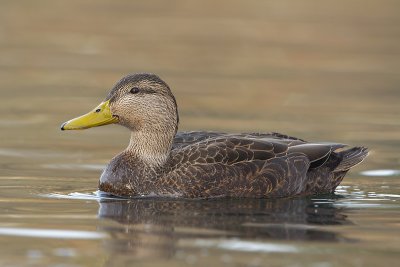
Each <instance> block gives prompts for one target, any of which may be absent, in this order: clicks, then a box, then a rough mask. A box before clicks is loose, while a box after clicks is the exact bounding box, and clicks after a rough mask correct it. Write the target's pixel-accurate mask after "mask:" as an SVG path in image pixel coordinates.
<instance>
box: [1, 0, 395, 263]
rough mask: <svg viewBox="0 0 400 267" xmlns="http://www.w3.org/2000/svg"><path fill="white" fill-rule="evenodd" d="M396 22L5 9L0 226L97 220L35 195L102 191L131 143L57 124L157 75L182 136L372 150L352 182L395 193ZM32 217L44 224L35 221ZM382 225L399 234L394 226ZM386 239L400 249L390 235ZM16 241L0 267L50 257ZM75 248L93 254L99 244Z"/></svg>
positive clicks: (356, 1) (364, 16) (304, 5)
mask: <svg viewBox="0 0 400 267" xmlns="http://www.w3.org/2000/svg"><path fill="white" fill-rule="evenodd" d="M399 25H400V1H397V0H379V1H378V0H336V1H320V0H297V1H290V0H280V1H261V0H246V1H244V0H243V1H237V0H229V1H227V0H221V1H208V0H203V1H192V0H170V1H162V0H148V1H130V0H129V1H128V0H120V1H111V0H96V1H94V0H93V1H92V0H87V1H78V0H69V1H60V0H35V1H29V0H20V1H13V0H1V1H0V97H1V100H2V101H1V105H0V179H1V182H0V183H1V184H0V200H1V201H0V202H1V204H0V208H1V209H0V211H1V213H2V214H3V215H2V216H3V217H1V218H0V220H2V221H0V224H1V226H4V225H8V226H10V225H11V226H15V227H17V226H18V227H22V226H24V227H33V226H34V227H41V228H54V225H53V224H51V223H50V222H49V220H50V219H49V217H48V214H51V213H55V214H58V215H59V216H60V217H57V218H58V219H54V218H53V217H51V218H53V219H54V220H60V221H59V228H68V229H69V228H70V227H71V228H76V229H89V228H90V227H89V226H88V225H96V224H97V223H98V221H97V219H96V218H95V217H90V218H89V219H88V218H87V217H85V216H86V215H87V214H92V215H93V216H95V215H96V213H97V208H98V206H97V203H96V202H93V201H92V202H90V203H89V204H87V205H86V206H85V205H84V204H82V203H85V202H82V203H81V202H74V203H71V202H70V200H65V201H64V202H60V201H59V200H58V199H56V200H54V199H46V198H43V197H40V195H41V194H51V193H56V192H58V193H59V192H61V193H63V194H66V195H67V194H69V193H71V192H93V191H95V190H96V189H97V180H98V177H99V175H100V172H101V169H102V168H103V166H104V164H106V163H107V162H108V161H109V160H110V158H111V157H112V156H114V155H115V154H116V153H118V152H119V151H120V150H122V149H123V148H124V147H125V146H126V145H127V143H128V136H129V133H128V131H127V130H125V129H122V128H121V127H116V126H107V127H102V128H97V129H90V130H87V131H78V132H61V131H60V129H59V128H60V125H61V123H62V122H64V121H66V120H69V119H71V118H74V117H76V116H78V115H81V114H83V113H86V112H88V111H89V110H91V109H92V108H94V107H95V106H96V105H97V104H99V103H100V102H101V101H102V100H103V99H104V97H105V96H106V94H107V92H108V91H109V90H110V89H111V87H112V86H113V85H114V84H115V83H116V82H117V80H118V79H120V78H121V77H122V76H124V75H126V74H128V73H134V72H152V73H156V74H158V75H160V76H161V77H162V78H163V79H164V80H165V81H166V82H167V83H168V84H169V85H170V87H171V88H172V91H173V93H174V94H175V96H176V98H177V101H178V106H179V112H180V117H181V120H180V121H181V124H180V130H217V131H227V132H268V131H276V132H282V133H285V134H288V135H293V136H297V137H300V138H303V139H306V140H313V141H336V142H342V143H348V144H351V145H365V146H368V147H369V148H370V149H371V151H372V153H371V155H370V156H369V158H368V159H367V160H366V162H364V163H363V164H361V165H359V166H357V167H356V168H355V169H354V171H353V172H352V173H350V175H349V177H348V178H347V179H345V182H344V185H345V186H349V187H351V186H355V185H360V184H361V185H365V186H367V185H368V186H371V187H372V189H371V191H376V190H375V189H376V188H378V187H379V188H381V186H384V187H382V188H383V189H382V188H381V190H389V191H390V190H391V191H390V192H389V193H391V194H397V193H396V192H398V190H399V183H398V182H397V180H396V179H397V178H398V176H399V173H400V171H399V164H400V157H399V148H400V120H399V119H400V105H399V96H400V88H399V87H400V27H399ZM380 170H386V172H382V171H380ZM364 171H372V172H369V175H374V177H372V178H371V177H370V176H368V175H365V176H363V175H360V173H361V174H362V173H363V172H364ZM374 171H375V172H374ZM367 173H368V172H367ZM382 175H383V176H382ZM377 176H378V178H377ZM385 188H386V189H385ZM388 188H389V189H388ZM358 190H359V189H358ZM356 191H357V190H356ZM386 193H388V192H386ZM392 200H393V199H390V201H392ZM395 200H396V199H395ZM393 201H394V200H393ZM77 204H79V205H77ZM81 204H82V205H81ZM397 205H398V204H397ZM396 208H397V209H398V206H396ZM62 212H67V214H64V213H62ZM33 214H34V215H35V216H39V217H35V218H36V221H35V224H34V225H33V226H32V224H30V223H31V219H32V218H33V217H32V216H33ZM40 214H41V215H40ZM84 214H85V215H84ZM78 215H82V216H81V217H79V216H78ZM397 215H398V214H397ZM24 216H25V217H24ZM29 216H31V217H29ZM40 216H43V217H40ZM54 216H55V215H54ZM63 216H64V217H63ZM69 216H71V218H72V217H73V218H75V220H70V221H67V222H68V224H69V226H67V225H66V223H67V222H65V224H63V223H62V222H61V220H62V219H60V218H64V219H63V220H65V218H67V217H69ZM74 216H75V217H74ZM379 216H380V218H382V216H383V215H382V214H380V215H379ZM379 216H378V215H376V218H378V217H379ZM391 217H392V218H393V214H391V215H390V216H388V218H391ZM16 218H20V219H16ZM38 218H39V219H38ZM374 218H375V217H374ZM368 219H371V218H367V219H365V222H366V224H368V225H369V223H370V221H369V220H368ZM361 221H362V220H361ZM21 225H22V226H21ZM385 227H389V228H390V227H393V228H392V230H393V231H397V233H398V224H397V228H396V226H394V224H393V225H391V226H385ZM56 228H57V227H56ZM369 230H371V229H369ZM377 231H378V230H377ZM378 232H379V231H378ZM361 233H362V232H361ZM380 234H382V233H381V232H379V234H377V235H376V236H379V238H377V239H379V240H381V241H382V240H384V241H385V242H384V243H385V244H386V245H388V246H389V244H391V245H393V246H392V248H393V247H396V245H397V246H398V243H396V242H395V241H393V240H392V241H390V240H391V239H390V236H392V234H393V232H389V233H386V234H387V235H384V236H383V237H382V236H381V235H380ZM349 235H350V236H352V234H349ZM356 236H357V237H360V236H362V234H360V233H358V234H356ZM352 237H353V236H352ZM10 240H11V239H9V238H8V237H0V244H4V245H5V244H7V246H8V250H5V251H3V252H0V255H1V254H2V253H3V254H4V255H3V257H2V258H3V259H1V260H0V264H6V263H8V264H10V263H13V262H14V263H15V262H18V261H21V259H24V258H23V257H22V258H21V257H20V255H28V256H29V255H31V256H32V255H33V256H34V257H35V255H37V253H39V252H40V253H42V254H40V253H39V255H42V256H43V255H47V254H46V253H50V254H51V253H53V252H51V251H50V252H48V251H47V249H48V247H49V246H50V244H51V246H53V245H54V244H53V243H43V244H42V245H43V246H44V248H43V251H42V250H40V249H39V250H34V252H32V251H31V250H29V247H31V246H32V245H31V244H32V243H33V242H35V241H34V240H32V239H29V238H28V239H26V240H25V246H26V248H25V247H24V246H22V248H21V240H17V241H15V240H14V239H12V240H13V241H10ZM374 240H375V239H374ZM85 242H86V241H85ZM390 242H393V243H390ZM397 242H398V241H397ZM75 245H76V244H73V245H71V247H79V246H82V247H83V248H85V249H86V250H87V249H89V251H91V252H92V254H90V255H92V256H93V255H97V254H96V253H98V252H97V250H96V249H97V243H96V246H92V245H87V244H78V245H76V246H75ZM367 246H369V244H368V245H367ZM380 246H381V247H382V244H380ZM2 247H3V246H2ZM24 249H25V250H24ZM21 251H22V252H21ZM26 251H28V252H26ZM29 251H31V252H29ZM38 251H39V252H38ZM46 251H47V252H46ZM64 252H65V251H64ZM364 252H365V251H364ZM20 253H22V254H20ZM24 253H25V254H24ZM26 253H27V254H26ZM29 253H30V254H29ZM32 253H33V254H32ZM35 253H36V254H35ZM54 253H55V254H54ZM54 253H53V254H51V255H53V256H54V255H55V256H54V257H58V256H57V253H58V252H57V253H56V252H54ZM396 253H397V252H396ZM67 254H68V253H67ZM74 255H75V254H74ZM85 255H86V254H85ZM382 255H383V254H382ZM391 255H395V254H391ZM86 256H87V255H86ZM375 256H376V255H375ZM88 257H89V256H88ZM90 257H91V256H90ZM371 257H372V256H371ZM385 257H386V256H385ZM28 258H29V257H28ZM350 258H351V257H349V262H350V263H351V260H350ZM17 259H18V260H17ZM374 259H375V260H376V261H377V262H379V257H377V258H370V259H369V261H368V262H369V263H370V264H373V263H374ZM389 259H393V260H394V258H390V257H386V260H389ZM53 260H54V259H53ZM22 262H23V260H22ZM89 262H90V260H89ZM349 262H348V263H349ZM377 262H375V263H377ZM394 262H396V261H394ZM20 263H21V262H20ZM75 263H76V262H75ZM350 263H349V265H351V264H350ZM364 263H366V262H364ZM41 264H43V263H41ZM354 264H355V265H354V266H356V263H354ZM377 264H378V263H377ZM388 264H390V262H388ZM8 266H10V265H8ZM38 266H43V265H38ZM318 266H322V265H318ZM323 266H328V265H323ZM329 266H331V265H329ZM340 266H345V265H340ZM364 266H366V265H364ZM372 266H377V265H372Z"/></svg>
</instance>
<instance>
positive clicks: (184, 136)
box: [172, 131, 306, 149]
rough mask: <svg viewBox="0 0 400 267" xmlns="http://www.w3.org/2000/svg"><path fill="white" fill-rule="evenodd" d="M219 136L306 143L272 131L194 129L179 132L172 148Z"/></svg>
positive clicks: (179, 147) (290, 144)
mask: <svg viewBox="0 0 400 267" xmlns="http://www.w3.org/2000/svg"><path fill="white" fill-rule="evenodd" d="M219 138H239V139H242V138H244V139H254V140H261V141H262V140H266V141H268V140H271V139H273V140H280V141H281V142H284V143H286V144H288V145H289V146H292V145H298V144H304V143H306V141H304V140H302V139H300V138H296V137H292V136H288V135H285V134H281V133H276V132H270V133H240V134H227V133H219V132H206V131H192V132H178V133H177V134H176V136H175V138H174V141H173V144H172V149H181V148H183V147H186V146H188V145H192V144H195V143H199V142H203V141H207V140H212V139H219Z"/></svg>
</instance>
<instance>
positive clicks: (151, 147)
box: [125, 131, 175, 168]
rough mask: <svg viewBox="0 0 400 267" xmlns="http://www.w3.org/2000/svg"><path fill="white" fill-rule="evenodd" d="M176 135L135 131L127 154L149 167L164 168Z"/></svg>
mask: <svg viewBox="0 0 400 267" xmlns="http://www.w3.org/2000/svg"><path fill="white" fill-rule="evenodd" d="M174 135H175V133H168V132H164V133H162V132H142V131H134V132H132V133H131V140H130V142H129V145H128V147H127V148H126V151H125V152H126V153H129V154H131V155H132V156H133V157H135V158H136V159H138V160H140V161H142V162H143V163H145V164H146V165H147V166H149V167H153V168H159V167H162V166H163V165H164V164H165V162H166V161H167V159H168V156H169V154H170V152H171V147H172V142H173V138H174Z"/></svg>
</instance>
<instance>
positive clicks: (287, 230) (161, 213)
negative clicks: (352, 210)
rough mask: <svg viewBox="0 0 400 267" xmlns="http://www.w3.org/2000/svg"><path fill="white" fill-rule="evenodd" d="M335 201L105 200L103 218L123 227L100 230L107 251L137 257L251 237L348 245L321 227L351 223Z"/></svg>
mask: <svg viewBox="0 0 400 267" xmlns="http://www.w3.org/2000/svg"><path fill="white" fill-rule="evenodd" d="M334 201H335V200H333V199H323V200H321V199H318V200H312V199H310V198H295V199H278V200H266V199H215V200H207V201H187V200H165V199H163V200H160V199H132V200H127V201H125V200H124V201H122V200H104V201H101V202H100V208H99V217H100V218H107V219H112V220H114V221H117V222H118V223H119V224H118V225H117V226H115V227H105V228H104V229H101V230H103V231H106V232H108V233H109V235H110V236H111V239H108V240H105V242H106V247H107V250H109V251H114V252H129V254H130V255H131V256H132V255H135V256H138V257H149V256H154V255H158V256H162V257H170V256H171V255H174V254H175V252H176V251H177V250H178V247H179V246H181V245H182V244H183V243H185V244H186V243H187V244H192V246H197V245H199V246H200V247H201V246H202V245H201V244H205V246H204V247H209V246H210V244H214V243H215V240H216V239H217V240H218V239H219V240H221V239H224V241H223V242H226V240H228V241H229V242H231V241H232V240H237V239H236V238H240V240H241V241H243V240H246V239H248V240H253V241H257V242H258V245H257V243H255V244H254V245H257V247H260V244H259V242H260V241H261V242H263V241H266V240H269V241H273V240H312V241H314V240H318V241H333V242H335V241H349V240H346V239H345V238H343V237H341V236H340V235H338V234H336V233H334V232H330V231H326V230H322V227H320V226H322V225H338V224H339V225H342V224H349V223H350V222H349V221H347V220H346V215H344V214H343V213H342V212H343V209H342V208H337V207H334V206H333V203H334ZM207 240H208V241H207ZM185 241H194V242H185ZM196 241H197V242H196ZM253 241H252V242H253ZM213 242H214V243H213ZM194 244H197V245H194ZM215 247H217V248H219V249H223V248H224V247H226V246H222V245H221V246H218V245H216V246H215ZM248 247H251V246H248ZM186 248H187V247H186Z"/></svg>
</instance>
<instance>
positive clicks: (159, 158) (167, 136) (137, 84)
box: [99, 74, 368, 198]
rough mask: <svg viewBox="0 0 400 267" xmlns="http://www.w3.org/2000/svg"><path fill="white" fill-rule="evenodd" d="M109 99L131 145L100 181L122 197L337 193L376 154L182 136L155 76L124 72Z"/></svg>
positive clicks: (279, 138)
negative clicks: (352, 170)
mask: <svg viewBox="0 0 400 267" xmlns="http://www.w3.org/2000/svg"><path fill="white" fill-rule="evenodd" d="M131 88H138V90H134V91H130V89H131ZM130 92H133V93H130ZM106 100H109V101H110V102H109V105H110V110H111V113H112V114H113V116H115V117H116V118H118V119H119V121H118V123H119V124H121V125H123V126H126V127H127V128H129V129H130V130H131V132H132V135H131V141H130V144H129V146H128V148H127V149H126V150H124V151H123V152H122V153H120V154H119V155H117V156H116V157H114V158H113V159H112V161H111V162H110V163H109V164H108V166H107V168H106V169H105V170H104V172H103V174H102V176H101V178H100V183H99V188H100V190H102V191H105V192H108V193H110V194H113V195H117V196H125V197H136V196H146V195H154V196H173V197H184V198H211V197H248V198H274V197H291V196H297V195H311V194H320V193H330V192H333V191H334V190H335V188H336V187H337V186H338V185H339V183H340V182H341V181H342V179H343V177H344V175H345V174H346V173H347V171H348V170H349V169H350V168H351V167H353V166H354V165H356V164H358V163H360V162H361V161H362V160H363V159H364V158H365V157H366V156H367V154H368V152H367V149H366V148H364V147H354V148H350V149H344V147H345V145H343V144H336V143H308V142H306V141H304V140H301V139H298V138H294V137H290V136H287V135H283V134H279V133H265V134H260V133H247V134H227V133H216V132H201V131H200V132H179V133H176V130H177V126H178V125H177V124H178V121H179V120H178V111H177V106H176V101H175V98H174V96H173V95H172V93H171V91H170V89H169V87H168V85H167V84H166V83H165V82H163V81H162V80H161V79H160V78H159V77H158V76H156V75H153V74H133V75H129V76H127V77H124V78H123V79H122V80H121V81H120V82H118V83H117V84H116V85H115V87H114V88H113V89H112V90H111V92H110V94H109V95H108V97H107V98H106Z"/></svg>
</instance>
